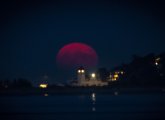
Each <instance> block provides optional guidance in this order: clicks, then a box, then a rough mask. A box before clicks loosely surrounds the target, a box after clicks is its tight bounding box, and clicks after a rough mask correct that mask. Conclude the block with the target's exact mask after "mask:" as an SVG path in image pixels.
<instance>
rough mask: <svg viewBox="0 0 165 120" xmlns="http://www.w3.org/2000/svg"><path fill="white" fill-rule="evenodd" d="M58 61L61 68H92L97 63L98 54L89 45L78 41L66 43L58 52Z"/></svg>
mask: <svg viewBox="0 0 165 120" xmlns="http://www.w3.org/2000/svg"><path fill="white" fill-rule="evenodd" d="M56 62H57V65H58V66H59V67H61V68H73V67H78V66H84V67H87V68H90V67H95V66H96V65H97V63H98V56H97V53H96V52H95V50H94V49H93V48H92V47H90V46H89V45H87V44H84V43H78V42H76V43H70V44H67V45H64V46H63V47H62V48H61V49H60V50H59V52H58V54H57V57H56Z"/></svg>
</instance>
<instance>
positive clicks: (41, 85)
mask: <svg viewBox="0 0 165 120" xmlns="http://www.w3.org/2000/svg"><path fill="white" fill-rule="evenodd" d="M39 87H40V88H47V87H48V84H40V85H39Z"/></svg>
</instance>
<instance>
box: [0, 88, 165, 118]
mask: <svg viewBox="0 0 165 120" xmlns="http://www.w3.org/2000/svg"><path fill="white" fill-rule="evenodd" d="M0 106H1V107H0V120H3V119H4V120H5V119H9V120H12V119H14V120H87V119H91V120H93V119H94V120H105V119H107V120H151V119H152V120H158V119H162V120H165V93H153V94H151V93H150V94H146V93H145V94H119V93H118V92H117V91H116V92H114V94H97V93H91V94H84V95H83V94H81V95H50V94H46V93H45V94H43V95H40V96H1V97H0Z"/></svg>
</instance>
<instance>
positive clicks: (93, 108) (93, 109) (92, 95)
mask: <svg viewBox="0 0 165 120" xmlns="http://www.w3.org/2000/svg"><path fill="white" fill-rule="evenodd" d="M91 99H92V104H93V106H92V111H93V112H95V111H96V107H95V103H96V94H95V93H92V94H91Z"/></svg>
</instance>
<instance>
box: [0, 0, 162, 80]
mask: <svg viewBox="0 0 165 120" xmlns="http://www.w3.org/2000/svg"><path fill="white" fill-rule="evenodd" d="M77 1H78V2H77ZM77 1H70V0H66V1H63V0H59V1H55V2H46V1H44V2H43V1H40V2H37V1H33V2H25V1H24V2H22V0H20V1H14V0H13V2H1V4H0V8H1V13H0V15H1V16H0V17H1V19H0V79H5V78H8V79H13V78H18V77H23V78H27V79H31V80H32V81H33V82H34V83H36V81H39V80H40V79H41V78H42V76H44V75H45V74H47V75H48V77H49V79H50V82H61V81H65V80H67V79H71V78H72V77H74V74H73V72H74V70H71V71H70V72H68V73H66V71H62V70H60V69H59V68H58V67H57V66H56V55H57V52H58V50H59V49H60V48H61V47H63V46H64V45H65V44H68V43H71V42H83V43H86V44H88V45H90V46H91V47H93V48H94V49H95V50H96V52H97V54H98V56H99V64H98V67H107V68H109V69H111V68H113V67H114V66H117V65H120V64H121V63H128V62H129V61H130V60H131V56H132V55H133V54H137V55H141V56H143V55H146V54H149V53H156V54H158V53H161V52H163V51H165V47H164V45H165V3H164V2H163V0H162V1H159V0H148V1H147V0H130V1H119V0H113V1H108V0H100V1H96V0H95V1H89V0H88V2H85V1H81V0H77Z"/></svg>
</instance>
